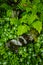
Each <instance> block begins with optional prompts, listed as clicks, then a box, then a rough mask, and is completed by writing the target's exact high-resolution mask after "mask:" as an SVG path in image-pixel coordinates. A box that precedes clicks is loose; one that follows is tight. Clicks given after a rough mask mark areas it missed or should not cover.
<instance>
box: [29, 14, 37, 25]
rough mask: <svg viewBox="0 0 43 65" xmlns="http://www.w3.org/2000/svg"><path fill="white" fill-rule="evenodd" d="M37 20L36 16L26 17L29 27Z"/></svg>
mask: <svg viewBox="0 0 43 65" xmlns="http://www.w3.org/2000/svg"><path fill="white" fill-rule="evenodd" d="M36 18H37V16H36V15H33V14H32V15H31V16H30V17H28V24H29V25H30V24H31V23H33V21H34V20H35V19H36Z"/></svg>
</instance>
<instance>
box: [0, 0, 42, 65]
mask: <svg viewBox="0 0 43 65" xmlns="http://www.w3.org/2000/svg"><path fill="white" fill-rule="evenodd" d="M24 33H26V34H27V33H29V34H31V36H32V37H33V40H34V41H33V42H29V43H28V44H27V45H26V46H21V47H19V48H18V53H15V52H13V51H11V50H10V49H9V48H6V46H5V44H6V42H7V41H8V40H10V39H17V37H18V36H20V35H22V34H24ZM0 65H43V0H0Z"/></svg>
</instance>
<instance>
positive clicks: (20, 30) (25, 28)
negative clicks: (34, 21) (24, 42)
mask: <svg viewBox="0 0 43 65" xmlns="http://www.w3.org/2000/svg"><path fill="white" fill-rule="evenodd" d="M28 30H30V27H29V26H27V25H20V26H18V31H17V35H22V34H23V33H26V32H27V31H28Z"/></svg>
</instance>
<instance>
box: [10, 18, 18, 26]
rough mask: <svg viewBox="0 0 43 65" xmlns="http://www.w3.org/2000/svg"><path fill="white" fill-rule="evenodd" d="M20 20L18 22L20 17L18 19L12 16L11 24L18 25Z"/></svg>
mask: <svg viewBox="0 0 43 65" xmlns="http://www.w3.org/2000/svg"><path fill="white" fill-rule="evenodd" d="M18 23H19V22H18V19H16V18H10V24H11V25H16V24H18Z"/></svg>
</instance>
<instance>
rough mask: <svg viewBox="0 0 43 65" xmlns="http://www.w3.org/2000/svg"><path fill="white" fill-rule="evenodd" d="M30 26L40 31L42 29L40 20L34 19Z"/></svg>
mask: <svg viewBox="0 0 43 65" xmlns="http://www.w3.org/2000/svg"><path fill="white" fill-rule="evenodd" d="M32 26H33V27H34V28H35V29H36V30H37V31H38V32H39V33H40V32H41V30H42V22H40V21H36V22H34V23H33V24H32Z"/></svg>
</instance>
